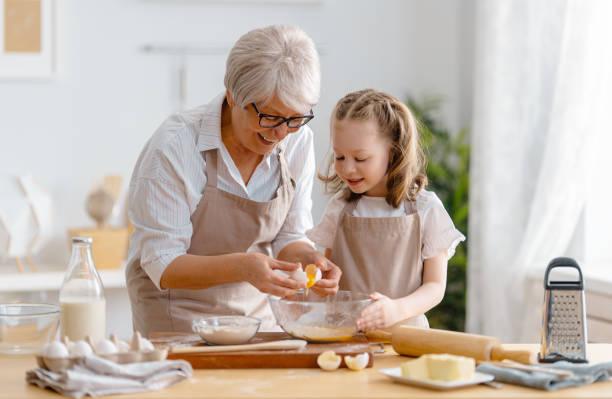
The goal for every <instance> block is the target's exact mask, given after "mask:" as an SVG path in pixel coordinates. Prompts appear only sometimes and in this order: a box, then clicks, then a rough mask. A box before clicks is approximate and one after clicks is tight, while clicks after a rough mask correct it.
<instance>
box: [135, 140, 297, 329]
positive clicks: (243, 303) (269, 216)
mask: <svg viewBox="0 0 612 399" xmlns="http://www.w3.org/2000/svg"><path fill="white" fill-rule="evenodd" d="M203 155H204V157H205V159H206V178H207V182H206V187H205V188H204V193H203V194H202V199H201V200H200V203H199V204H198V207H197V208H196V210H195V212H194V213H193V215H191V223H192V225H193V234H192V236H191V246H190V247H189V249H188V250H187V253H189V254H193V255H223V254H229V253H236V252H260V253H263V254H266V255H269V256H271V255H272V250H271V244H270V243H271V242H272V240H274V238H275V237H276V235H277V234H278V232H279V231H280V229H281V227H282V225H283V223H284V221H285V218H286V216H287V213H288V211H289V208H290V206H291V202H292V200H293V196H294V192H295V182H294V181H293V180H292V179H291V175H290V172H289V167H288V166H287V163H286V160H285V157H284V155H283V154H282V151H281V148H280V147H279V149H278V159H279V164H280V173H281V183H280V185H279V187H278V190H277V191H276V194H275V197H274V198H272V199H271V200H270V201H267V202H257V201H253V200H250V199H247V198H243V197H239V196H237V195H234V194H230V193H228V192H225V191H222V190H220V189H218V188H217V158H218V157H217V149H213V150H209V151H206V152H204V153H203ZM127 283H128V284H127V286H128V292H129V295H130V301H131V303H132V318H133V321H134V329H135V330H136V331H140V332H141V333H142V334H145V335H148V334H149V333H151V332H155V331H158V332H159V331H186V332H187V331H188V332H190V331H191V322H192V320H193V319H194V318H196V317H202V316H207V315H248V316H253V317H257V318H260V319H261V320H262V324H261V331H269V330H277V329H278V327H277V325H276V321H275V319H274V316H273V314H272V311H271V309H270V305H269V304H268V301H267V298H266V295H265V294H263V293H261V292H260V291H259V290H258V289H257V288H255V287H254V286H252V285H251V284H249V283H246V282H240V283H232V284H225V285H219V286H216V287H211V288H207V289H203V290H178V289H172V290H165V291H160V290H158V289H157V288H156V287H155V285H154V284H153V282H152V281H151V279H150V278H149V276H148V275H147V274H146V273H145V271H144V270H143V269H142V267H140V265H139V264H138V261H136V262H134V263H133V264H131V265H130V266H128V272H127Z"/></svg>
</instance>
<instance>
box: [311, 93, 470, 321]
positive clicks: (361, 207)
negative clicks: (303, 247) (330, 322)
mask: <svg viewBox="0 0 612 399" xmlns="http://www.w3.org/2000/svg"><path fill="white" fill-rule="evenodd" d="M418 140H419V138H418V130H417V124H416V121H415V118H414V116H413V115H412V113H411V112H410V110H409V109H408V108H407V107H406V106H405V105H404V104H402V103H401V102H400V101H399V100H397V99H396V98H394V97H393V96H390V95H389V94H386V93H381V92H379V91H375V90H361V91H357V92H354V93H350V94H347V95H346V96H344V98H342V99H341V100H340V101H339V102H338V104H337V105H336V107H335V108H334V110H333V112H332V117H331V141H332V146H333V159H330V163H329V166H328V168H327V174H326V175H325V176H321V175H320V176H319V177H320V178H321V179H322V180H323V181H324V182H325V183H326V186H327V187H328V189H329V188H330V186H331V188H332V191H337V193H336V194H335V195H334V197H333V198H332V199H331V200H330V202H329V204H328V205H327V208H326V210H325V213H324V215H323V217H322V219H321V222H320V223H319V224H318V225H317V226H315V227H314V228H313V229H312V230H310V231H309V232H307V235H308V237H309V238H310V239H311V240H313V241H314V242H315V243H317V244H318V245H320V246H321V247H324V248H325V255H326V256H327V257H328V258H329V259H330V260H331V261H332V262H333V263H335V264H336V265H338V266H339V267H340V268H341V269H342V277H341V279H340V289H342V290H350V291H356V292H365V293H369V294H370V297H371V298H372V299H374V301H375V302H374V303H372V304H371V305H370V306H368V307H367V308H365V309H364V310H363V311H362V313H361V317H360V318H359V320H358V321H357V328H359V329H360V330H362V331H366V332H367V331H372V330H377V329H383V328H388V327H391V326H393V325H395V324H397V323H400V322H401V323H402V324H410V325H415V326H419V327H428V326H429V324H428V322H427V318H426V317H425V315H424V313H425V312H426V311H428V310H429V309H431V308H433V307H434V306H436V305H437V304H438V303H439V302H440V301H441V300H442V297H443V296H444V290H445V288H446V267H447V261H448V259H449V258H450V257H451V256H452V255H453V254H454V252H455V247H456V246H457V244H459V242H460V241H463V240H465V237H464V236H463V235H462V234H461V233H460V232H459V231H458V230H457V229H455V226H454V225H453V222H452V220H451V219H450V217H449V215H448V213H447V212H446V210H445V209H444V206H443V205H442V202H441V201H440V200H439V199H438V197H437V196H436V195H435V194H434V193H433V192H430V191H425V190H424V189H423V188H424V187H425V185H426V184H427V177H426V176H425V175H424V174H423V169H424V164H425V160H424V156H423V153H422V150H421V148H420V146H419V143H418ZM332 164H333V173H330V172H331V166H332Z"/></svg>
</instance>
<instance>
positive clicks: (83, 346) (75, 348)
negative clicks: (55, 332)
mask: <svg viewBox="0 0 612 399" xmlns="http://www.w3.org/2000/svg"><path fill="white" fill-rule="evenodd" d="M69 351H70V356H75V357H81V356H89V355H91V354H92V353H93V349H91V346H90V345H89V344H88V343H87V342H85V341H82V340H81V341H77V342H71V343H70V348H69Z"/></svg>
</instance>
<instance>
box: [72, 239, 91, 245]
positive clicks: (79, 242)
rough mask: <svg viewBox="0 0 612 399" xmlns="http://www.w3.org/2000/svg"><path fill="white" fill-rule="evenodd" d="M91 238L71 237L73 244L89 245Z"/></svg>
mask: <svg viewBox="0 0 612 399" xmlns="http://www.w3.org/2000/svg"><path fill="white" fill-rule="evenodd" d="M92 242H93V238H91V237H72V243H73V244H91V243H92Z"/></svg>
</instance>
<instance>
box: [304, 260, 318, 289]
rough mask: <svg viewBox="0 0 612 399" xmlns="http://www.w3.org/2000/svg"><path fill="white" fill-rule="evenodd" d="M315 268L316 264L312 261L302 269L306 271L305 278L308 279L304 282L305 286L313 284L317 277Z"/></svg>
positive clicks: (308, 286)
mask: <svg viewBox="0 0 612 399" xmlns="http://www.w3.org/2000/svg"><path fill="white" fill-rule="evenodd" d="M317 270H318V269H317V266H315V265H313V264H312V263H311V264H310V265H308V266H306V268H305V269H304V271H305V272H306V278H307V279H308V281H307V282H306V288H310V287H312V286H313V285H314V284H315V282H316V279H317Z"/></svg>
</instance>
